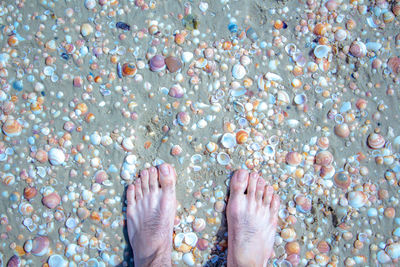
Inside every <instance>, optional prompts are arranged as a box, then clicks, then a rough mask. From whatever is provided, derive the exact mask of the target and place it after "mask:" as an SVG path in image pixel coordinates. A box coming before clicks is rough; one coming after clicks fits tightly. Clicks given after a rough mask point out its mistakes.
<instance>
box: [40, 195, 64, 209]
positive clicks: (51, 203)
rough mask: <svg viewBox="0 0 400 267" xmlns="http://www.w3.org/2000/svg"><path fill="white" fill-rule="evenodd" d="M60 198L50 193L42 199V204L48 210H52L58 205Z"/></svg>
mask: <svg viewBox="0 0 400 267" xmlns="http://www.w3.org/2000/svg"><path fill="white" fill-rule="evenodd" d="M60 202H61V197H60V196H59V195H58V194H57V193H56V192H53V193H50V194H48V195H47V196H44V197H43V198H42V203H43V205H45V206H46V207H47V208H49V209H54V208H56V207H57V206H58V204H60Z"/></svg>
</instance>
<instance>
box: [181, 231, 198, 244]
mask: <svg viewBox="0 0 400 267" xmlns="http://www.w3.org/2000/svg"><path fill="white" fill-rule="evenodd" d="M197 240H199V238H198V237H197V235H196V233H193V232H189V233H185V238H184V240H183V241H184V242H185V243H186V244H187V245H189V246H191V247H194V246H196V244H197Z"/></svg>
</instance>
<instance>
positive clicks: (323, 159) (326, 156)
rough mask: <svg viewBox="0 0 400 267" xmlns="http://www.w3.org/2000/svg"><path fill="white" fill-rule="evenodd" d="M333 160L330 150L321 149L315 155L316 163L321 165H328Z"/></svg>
mask: <svg viewBox="0 0 400 267" xmlns="http://www.w3.org/2000/svg"><path fill="white" fill-rule="evenodd" d="M332 162H333V155H332V154H331V152H329V151H320V152H318V153H317V155H316V156H315V163H317V164H318V165H321V166H328V165H330V164H331V163H332Z"/></svg>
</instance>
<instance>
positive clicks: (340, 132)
mask: <svg viewBox="0 0 400 267" xmlns="http://www.w3.org/2000/svg"><path fill="white" fill-rule="evenodd" d="M334 131H335V134H336V135H337V136H339V137H341V138H347V137H349V135H350V129H349V126H348V125H347V123H342V124H338V125H336V126H335V129H334Z"/></svg>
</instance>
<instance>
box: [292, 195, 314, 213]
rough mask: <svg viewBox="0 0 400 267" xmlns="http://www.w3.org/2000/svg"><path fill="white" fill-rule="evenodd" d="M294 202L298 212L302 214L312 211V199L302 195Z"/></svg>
mask: <svg viewBox="0 0 400 267" xmlns="http://www.w3.org/2000/svg"><path fill="white" fill-rule="evenodd" d="M294 201H295V202H296V208H297V210H298V211H300V212H302V213H307V212H310V211H311V208H312V201H311V199H310V198H308V197H306V196H304V195H302V194H300V195H297V196H296V197H295V199H294Z"/></svg>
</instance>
